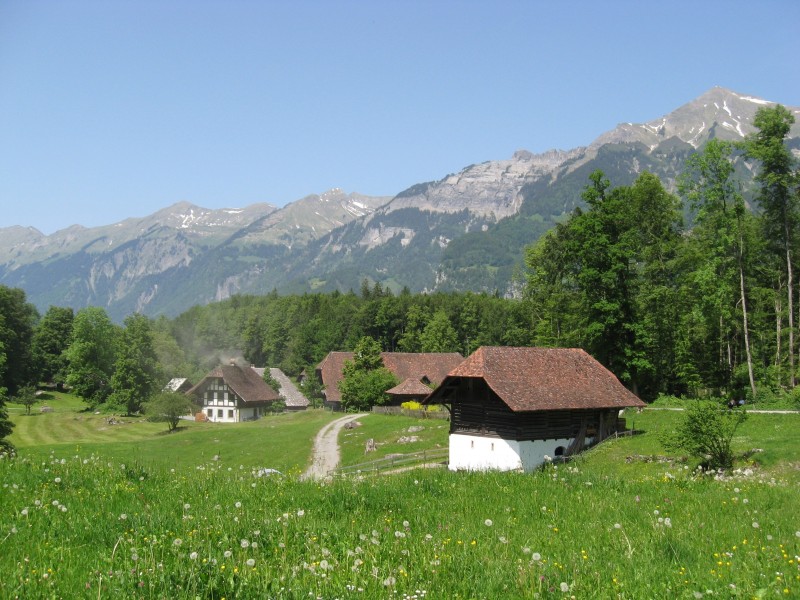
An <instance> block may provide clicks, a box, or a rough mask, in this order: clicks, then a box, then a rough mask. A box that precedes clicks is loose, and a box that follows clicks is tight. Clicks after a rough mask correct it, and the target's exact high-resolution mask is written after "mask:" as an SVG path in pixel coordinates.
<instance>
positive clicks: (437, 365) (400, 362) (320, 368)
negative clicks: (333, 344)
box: [316, 352, 464, 410]
mask: <svg viewBox="0 0 800 600" xmlns="http://www.w3.org/2000/svg"><path fill="white" fill-rule="evenodd" d="M381 358H382V359H383V365H384V366H385V367H386V368H387V369H388V370H389V371H391V373H392V374H393V375H394V376H395V377H396V378H397V380H398V381H401V382H404V381H406V380H408V379H412V380H416V381H417V382H421V383H423V384H429V383H434V384H436V383H439V382H441V381H444V378H445V377H446V376H447V374H448V373H449V372H450V371H451V370H452V369H454V368H455V367H456V366H457V365H459V364H460V363H461V362H462V361H463V360H464V357H463V356H461V355H460V354H459V353H458V352H381ZM348 360H353V353H352V352H331V353H329V354H328V356H326V357H325V358H324V359H323V360H322V362H321V363H319V364H318V365H317V369H316V371H317V378H318V379H319V381H320V383H321V384H322V387H323V394H324V396H325V406H329V407H331V408H333V409H334V410H339V408H341V405H342V393H341V392H340V391H339V382H340V381H341V380H342V370H343V369H344V363H345V361H348ZM397 399H398V400H400V398H399V397H397ZM403 401H404V400H403Z"/></svg>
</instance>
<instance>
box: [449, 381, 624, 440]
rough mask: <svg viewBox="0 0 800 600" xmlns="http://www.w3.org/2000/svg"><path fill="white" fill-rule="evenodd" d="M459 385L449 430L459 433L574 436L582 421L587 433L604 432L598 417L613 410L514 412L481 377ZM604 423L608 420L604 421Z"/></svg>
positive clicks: (516, 437) (512, 437)
mask: <svg viewBox="0 0 800 600" xmlns="http://www.w3.org/2000/svg"><path fill="white" fill-rule="evenodd" d="M461 381H462V384H461V385H460V386H459V388H458V389H457V390H454V391H453V393H452V394H451V395H450V399H451V400H452V416H451V419H450V433H463V434H468V435H480V436H485V437H498V438H503V439H507V440H550V439H565V438H567V439H568V438H573V437H575V436H576V435H577V434H578V432H579V431H580V429H581V425H582V423H583V422H584V419H585V420H586V426H587V435H589V436H590V437H591V436H594V435H595V434H596V433H597V432H601V431H602V433H603V434H604V435H608V433H609V431H608V426H607V425H606V427H601V419H602V418H603V416H604V415H605V416H606V418H607V419H608V417H609V416H610V413H614V415H616V411H608V410H600V409H594V410H554V411H533V412H523V413H514V412H512V411H511V409H509V408H508V406H506V405H505V403H504V402H502V401H501V400H500V399H499V398H498V397H497V395H496V394H495V393H494V392H492V390H491V389H490V388H489V386H488V385H486V383H485V382H484V381H482V380H471V382H470V383H467V381H465V380H463V379H462V380H461ZM607 422H608V420H607Z"/></svg>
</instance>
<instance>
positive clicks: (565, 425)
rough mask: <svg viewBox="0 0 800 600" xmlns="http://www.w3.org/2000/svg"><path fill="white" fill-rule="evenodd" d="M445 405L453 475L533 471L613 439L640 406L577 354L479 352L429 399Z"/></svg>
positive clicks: (563, 351)
mask: <svg viewBox="0 0 800 600" xmlns="http://www.w3.org/2000/svg"><path fill="white" fill-rule="evenodd" d="M426 403H428V404H445V405H449V406H450V410H451V418H450V444H449V446H450V451H449V467H450V469H451V470H487V469H497V470H522V471H531V470H533V469H535V468H537V467H538V466H540V465H541V464H542V463H543V462H545V461H546V460H548V458H555V457H558V456H567V455H571V454H574V453H576V452H578V451H580V450H581V449H582V448H584V447H586V446H588V445H591V444H594V443H597V442H599V441H601V440H602V439H604V438H606V437H608V436H609V435H611V434H613V433H614V432H615V431H616V430H617V427H618V424H617V420H618V419H617V417H618V413H619V411H620V410H621V409H624V408H629V407H643V406H644V403H643V402H642V401H641V400H640V399H639V398H637V397H636V396H635V395H634V394H633V393H631V392H630V391H629V390H628V389H626V388H625V387H624V386H623V385H622V384H621V383H620V382H619V380H618V379H617V378H616V377H615V376H614V375H613V374H612V373H611V372H610V371H608V370H607V369H606V368H605V367H603V366H602V365H601V364H600V363H599V362H597V361H596V360H595V359H594V358H592V357H591V356H590V355H589V354H587V353H586V352H584V351H583V350H581V349H575V348H502V347H481V348H479V349H478V350H476V351H475V352H474V353H473V354H472V355H470V357H469V358H467V359H466V360H465V361H464V362H463V363H461V364H460V365H459V366H458V367H456V368H455V369H453V370H452V371H450V373H449V374H448V376H447V377H446V378H445V379H444V381H443V382H442V383H441V384H440V385H439V387H437V388H436V390H435V391H434V392H433V393H432V394H431V395H430V396H428V398H427V399H426Z"/></svg>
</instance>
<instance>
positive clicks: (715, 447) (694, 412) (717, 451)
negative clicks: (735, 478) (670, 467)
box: [662, 401, 747, 469]
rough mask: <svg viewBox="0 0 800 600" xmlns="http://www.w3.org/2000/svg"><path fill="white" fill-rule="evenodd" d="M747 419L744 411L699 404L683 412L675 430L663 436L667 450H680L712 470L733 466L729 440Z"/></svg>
mask: <svg viewBox="0 0 800 600" xmlns="http://www.w3.org/2000/svg"><path fill="white" fill-rule="evenodd" d="M746 419H747V412H746V411H745V410H744V409H740V408H734V409H727V408H724V407H723V406H720V405H719V404H717V403H715V402H709V401H702V402H697V403H696V404H694V405H693V406H691V407H689V408H688V409H686V413H685V415H684V417H683V419H682V421H681V422H680V423H679V424H678V427H677V429H675V430H674V431H672V432H670V433H668V434H666V435H664V436H663V437H662V443H663V444H664V446H665V447H666V448H667V449H669V450H673V451H675V450H678V451H680V450H683V451H685V452H688V453H689V454H690V455H691V456H694V457H695V458H699V459H701V460H703V461H704V462H705V463H706V465H707V466H708V467H709V468H712V469H730V468H731V467H732V466H733V451H732V450H731V440H733V436H734V434H735V433H736V430H737V429H738V427H739V425H741V424H742V423H743V422H744V421H745V420H746Z"/></svg>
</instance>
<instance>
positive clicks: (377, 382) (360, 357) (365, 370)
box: [339, 337, 397, 410]
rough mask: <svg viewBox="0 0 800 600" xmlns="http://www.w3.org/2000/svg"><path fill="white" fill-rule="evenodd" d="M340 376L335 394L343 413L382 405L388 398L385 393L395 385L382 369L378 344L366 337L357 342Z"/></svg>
mask: <svg viewBox="0 0 800 600" xmlns="http://www.w3.org/2000/svg"><path fill="white" fill-rule="evenodd" d="M342 374H343V377H342V380H341V381H340V382H339V391H341V393H342V406H343V407H344V408H345V410H367V409H369V408H370V407H372V406H374V405H376V404H384V403H385V402H386V400H387V399H388V397H387V396H386V390H388V389H390V388H392V387H394V386H395V385H396V384H397V380H396V379H395V377H394V375H392V373H391V372H390V371H389V370H388V369H387V368H386V367H384V366H383V359H382V358H381V348H380V344H379V343H378V342H377V341H376V340H374V339H372V338H370V337H363V338H361V340H359V342H358V344H356V348H355V350H354V354H353V360H352V361H350V360H348V361H345V363H344V369H343V371H342Z"/></svg>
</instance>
